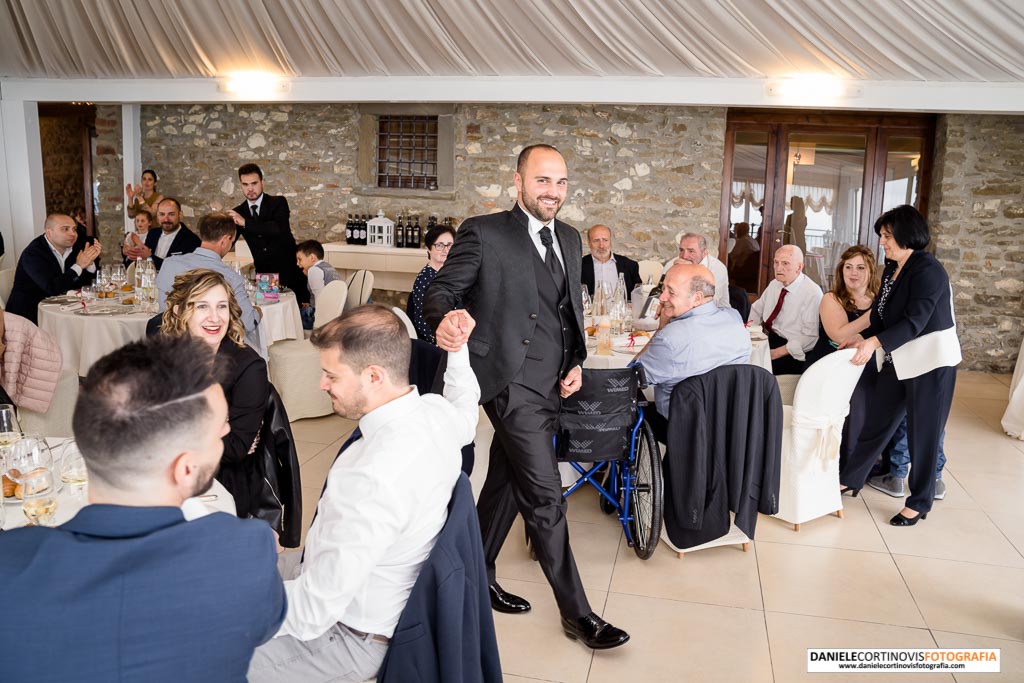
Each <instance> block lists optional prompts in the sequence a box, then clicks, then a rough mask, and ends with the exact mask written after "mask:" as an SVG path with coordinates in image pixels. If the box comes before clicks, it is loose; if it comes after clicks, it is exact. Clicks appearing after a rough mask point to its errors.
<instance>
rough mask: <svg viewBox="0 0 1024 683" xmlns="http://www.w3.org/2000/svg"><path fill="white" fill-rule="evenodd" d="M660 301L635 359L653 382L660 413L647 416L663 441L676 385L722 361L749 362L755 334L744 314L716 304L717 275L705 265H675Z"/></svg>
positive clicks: (667, 275)
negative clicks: (653, 326) (655, 323)
mask: <svg viewBox="0 0 1024 683" xmlns="http://www.w3.org/2000/svg"><path fill="white" fill-rule="evenodd" d="M660 301H661V312H660V315H659V320H660V327H659V328H658V331H657V332H656V333H655V335H654V337H653V338H652V339H651V341H650V342H649V343H648V344H647V346H646V347H644V349H643V351H641V352H640V353H639V354H637V357H636V359H637V360H639V361H640V362H641V363H643V366H644V371H645V372H646V374H647V380H648V382H650V384H651V385H653V386H654V403H655V405H656V407H657V413H658V414H652V412H653V411H647V413H646V418H647V420H648V423H649V424H650V425H651V428H652V429H653V430H654V433H655V436H657V437H658V440H659V441H662V442H664V440H665V417H667V416H668V414H669V401H670V400H671V398H672V389H674V388H675V386H676V385H677V384H679V383H680V382H682V381H683V380H684V379H686V378H687V377H694V376H696V375H703V374H704V373H705V372H710V371H711V370H714V369H715V368H717V367H721V366H722V365H739V364H742V363H749V362H750V334H749V333H748V332H747V328H746V326H745V325H744V324H743V320H742V319H741V318H740V314H739V313H737V312H736V311H735V310H734V309H732V308H719V307H718V305H717V304H716V303H715V276H714V275H712V273H711V271H710V270H709V269H708V268H706V267H705V266H701V265H692V264H682V263H681V264H677V265H675V266H672V268H670V269H669V271H668V273H667V274H666V275H665V283H664V289H663V291H662V293H661V297H660Z"/></svg>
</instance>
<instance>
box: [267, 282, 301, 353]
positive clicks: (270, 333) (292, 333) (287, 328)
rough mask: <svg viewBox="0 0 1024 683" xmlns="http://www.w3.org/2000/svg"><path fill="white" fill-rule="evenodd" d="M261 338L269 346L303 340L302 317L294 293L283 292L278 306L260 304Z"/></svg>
mask: <svg viewBox="0 0 1024 683" xmlns="http://www.w3.org/2000/svg"><path fill="white" fill-rule="evenodd" d="M260 310H261V311H263V319H262V320H261V321H260V338H261V339H262V340H263V341H264V343H265V344H266V345H267V346H270V345H271V344H273V343H274V342H276V341H281V340H282V339H302V316H301V315H299V303H298V300H297V299H296V298H295V293H294V292H281V295H280V297H279V300H278V302H277V303H276V304H260Z"/></svg>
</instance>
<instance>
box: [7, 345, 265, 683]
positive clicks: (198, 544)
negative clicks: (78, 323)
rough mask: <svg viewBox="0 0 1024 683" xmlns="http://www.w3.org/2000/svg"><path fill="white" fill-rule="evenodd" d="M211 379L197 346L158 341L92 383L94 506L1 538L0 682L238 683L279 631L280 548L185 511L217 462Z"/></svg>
mask: <svg viewBox="0 0 1024 683" xmlns="http://www.w3.org/2000/svg"><path fill="white" fill-rule="evenodd" d="M155 359H158V361H155ZM218 368H219V366H218V365H217V363H216V360H215V358H214V355H213V353H212V352H211V351H210V349H209V348H208V347H207V346H206V345H205V344H203V343H202V342H199V341H196V340H193V339H191V338H189V337H188V336H187V335H186V336H184V337H167V336H163V335H158V336H156V337H151V338H149V339H147V340H145V341H142V342H133V343H131V344H128V345H126V346H123V347H121V348H120V349H118V350H117V351H114V352H113V353H111V354H110V355H108V356H106V357H104V358H101V359H100V360H99V361H97V362H96V363H95V364H94V365H93V366H92V368H91V369H90V370H89V375H88V376H87V377H86V378H85V381H84V382H83V384H82V387H81V389H80V390H79V394H78V401H77V403H76V405H75V414H74V418H73V423H72V424H73V429H74V433H75V439H76V440H77V443H78V447H79V449H80V450H81V452H82V457H83V459H84V460H85V465H86V469H87V470H88V474H89V494H88V495H89V504H88V505H86V506H85V507H84V508H82V509H81V510H80V511H79V512H78V514H76V515H75V516H74V517H73V518H72V519H71V520H70V521H68V522H67V523H65V524H62V525H61V526H59V527H57V528H55V529H51V528H47V527H40V526H32V527H24V528H21V529H14V530H13V531H5V532H3V533H0V585H2V586H3V587H4V590H5V598H4V619H3V623H2V624H0V661H2V662H3V679H4V680H5V681H30V680H33V681H82V682H86V683H91V682H96V683H100V682H106V681H125V680H134V681H209V682H210V683H213V682H214V681H217V682H220V681H242V680H245V674H246V670H247V669H248V667H249V660H250V659H251V658H252V654H253V651H254V650H255V649H256V646H257V645H259V644H260V643H263V642H265V641H267V640H269V639H270V638H271V636H273V635H274V632H275V631H276V630H277V628H278V625H279V624H280V623H281V622H282V621H283V620H284V617H285V593H284V586H283V585H282V582H281V577H280V575H279V574H278V573H277V568H276V566H275V565H276V556H277V553H276V547H275V546H276V544H275V542H274V535H273V532H272V531H271V530H270V527H269V526H267V524H266V523H265V522H263V521H261V520H253V519H238V518H236V517H234V516H232V515H227V514H224V513H222V512H218V513H213V514H208V513H207V511H206V509H205V506H203V504H202V503H200V502H199V501H195V500H192V501H189V502H188V503H187V504H186V510H187V511H186V510H183V509H182V505H183V503H185V501H186V499H188V498H191V497H193V496H197V495H199V494H201V493H204V492H205V491H206V490H207V489H209V487H210V484H211V482H212V481H213V476H214V474H215V473H216V472H217V467H218V466H219V465H220V459H221V453H222V452H223V451H224V443H223V440H222V437H223V436H224V435H225V434H227V433H228V422H227V418H228V405H227V401H226V400H225V398H224V391H223V390H222V389H221V386H220V384H219V378H220V372H219V369H218ZM196 507H198V510H197V509H196ZM29 633H32V634H35V635H34V636H32V637H26V634H29Z"/></svg>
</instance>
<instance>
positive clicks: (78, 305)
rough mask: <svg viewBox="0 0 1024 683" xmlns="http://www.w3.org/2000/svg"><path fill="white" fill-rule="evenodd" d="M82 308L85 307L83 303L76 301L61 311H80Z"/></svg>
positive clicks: (63, 307) (62, 307)
mask: <svg viewBox="0 0 1024 683" xmlns="http://www.w3.org/2000/svg"><path fill="white" fill-rule="evenodd" d="M82 307H83V305H82V302H81V301H76V302H75V303H73V304H64V305H63V306H61V307H60V310H62V311H77V310H78V309H80V308H82Z"/></svg>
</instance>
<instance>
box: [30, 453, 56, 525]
mask: <svg viewBox="0 0 1024 683" xmlns="http://www.w3.org/2000/svg"><path fill="white" fill-rule="evenodd" d="M21 483H22V486H23V487H24V488H23V490H24V496H25V497H24V500H23V501H22V503H21V511H22V512H23V513H24V514H25V518H26V519H28V523H29V525H30V526H51V525H52V524H53V517H54V515H55V514H56V512H57V489H56V487H55V486H54V485H53V472H52V471H50V470H49V469H48V468H45V467H37V468H35V469H32V470H30V471H28V472H27V473H26V474H25V475H24V477H23V480H22V482H21Z"/></svg>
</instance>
